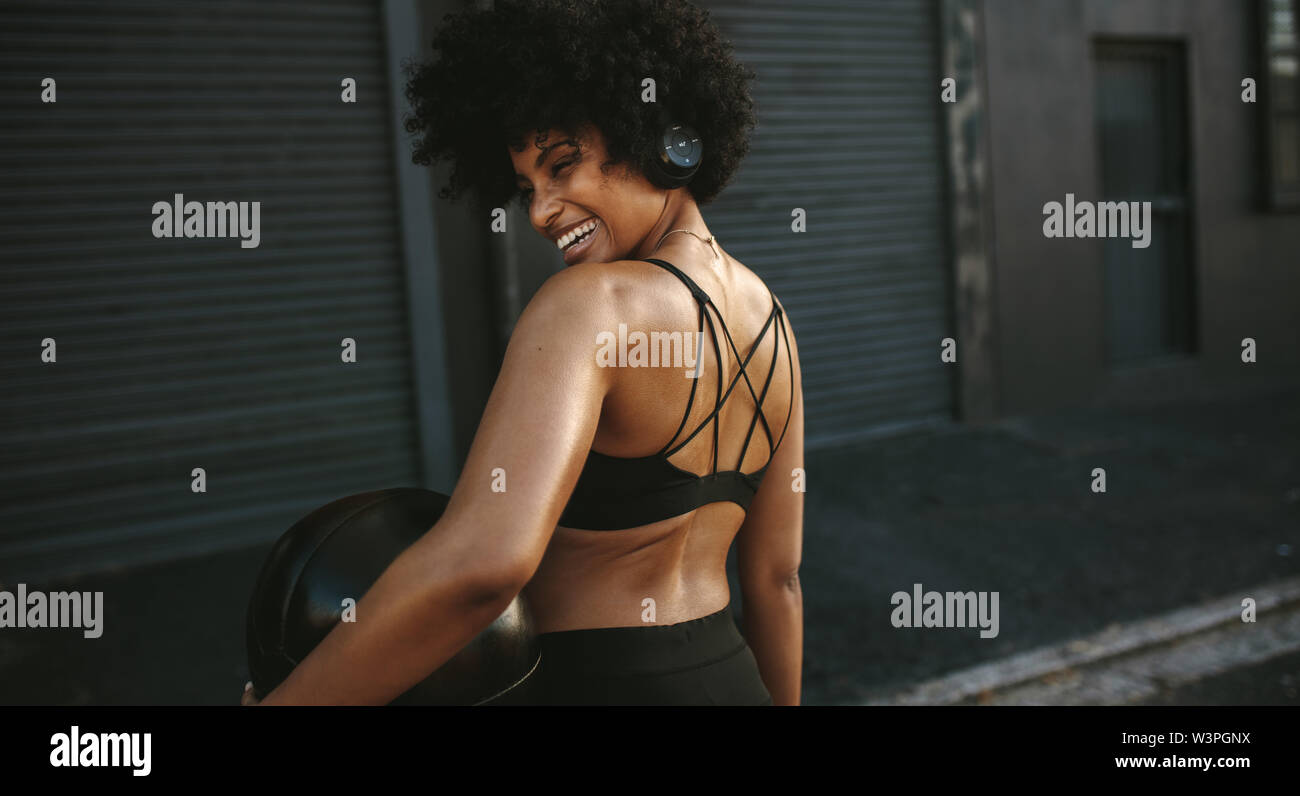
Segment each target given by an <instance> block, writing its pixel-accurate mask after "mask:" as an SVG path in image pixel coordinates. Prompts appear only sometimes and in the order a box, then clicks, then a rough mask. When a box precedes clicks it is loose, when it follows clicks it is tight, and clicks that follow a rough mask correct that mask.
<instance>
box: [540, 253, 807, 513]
mask: <svg viewBox="0 0 1300 796" xmlns="http://www.w3.org/2000/svg"><path fill="white" fill-rule="evenodd" d="M646 262H649V263H654V264H655V265H658V266H659V267H661V268H664V269H665V270H667V271H669V272H671V273H672V274H674V275H675V276H676V277H677V278H678V279H680V280H681V281H682V282H683V283H685V285H686V286H687V287H688V288H690V290H691V294H692V295H694V296H695V299H696V301H697V302H698V303H699V305H700V312H699V331H698V334H699V337H698V338H697V339H698V340H700V341H702V340H703V335H704V327H705V325H706V324H707V325H708V327H709V332H710V337H711V338H712V341H713V352H714V355H715V357H716V363H717V368H718V370H717V373H718V384H717V390H716V395H715V400H714V406H713V411H712V412H710V413H709V416H708V417H706V418H705V419H704V420H703V422H701V423H700V424H699V425H698V426H696V427H695V429H694V430H692V431H691V433H690V434H689V435H688V436H687V437H686V438H685V439H683V440H682V441H681V442H677V439H678V437H680V436H681V434H682V431H683V429H685V428H686V423H687V422H688V421H689V420H690V417H691V409H692V408H693V407H694V406H695V392H696V388H697V387H698V385H699V381H700V380H699V377H698V376H697V377H696V378H694V379H692V380H691V393H690V398H689V399H688V400H687V404H686V413H685V414H684V415H683V416H682V422H681V423H679V424H678V426H677V431H676V432H675V433H674V434H673V436H672V439H670V440H669V441H668V443H667V444H666V445H664V447H663V448H662V449H660V450H659V451H658V452H657V453H654V454H651V455H649V456H641V457H637V458H624V457H618V456H607V455H605V454H603V453H600V452H598V451H591V452H590V453H589V454H588V456H587V462H586V464H585V465H584V467H583V469H582V474H581V475H580V476H579V477H578V483H577V485H576V486H575V487H574V490H573V494H572V496H571V497H570V498H569V503H568V505H567V506H566V507H565V509H564V513H563V514H562V515H561V516H560V525H562V526H565V527H568V528H581V529H584V530H593V531H605V530H620V529H623V528H635V527H637V526H640V525H647V524H649V523H652V522H658V521H659V520H665V519H668V518H669V517H677V516H680V515H682V514H685V513H687V512H689V511H693V510H694V509H697V508H699V507H700V506H703V505H706V504H709V503H716V502H720V501H731V502H733V503H736V504H737V505H739V506H740V507H741V508H744V509H748V508H749V504H750V502H751V501H753V499H754V495H755V494H757V493H758V488H759V486H760V484H761V482H762V479H763V474H764V472H766V470H767V467H768V464H770V463H771V461H772V456H774V455H776V451H777V449H778V448H779V447H780V446H781V441H782V440H784V439H785V432H786V430H787V429H789V427H790V419H791V416H792V414H793V409H794V393H793V388H794V360H793V357H791V356H789V355H788V353H787V357H786V358H787V359H788V360H790V364H789V372H790V385H791V395H790V407H789V409H787V412H786V420H785V427H784V428H782V429H781V436H780V437H779V438H777V437H774V435H773V434H772V430H771V428H769V427H768V424H767V418H766V417H765V416H764V414H763V402H764V401H765V400H766V399H767V393H768V389H769V388H770V387H771V385H772V377H773V375H774V374H775V373H776V367H777V362H778V359H779V357H780V353H781V344H782V342H784V343H785V347H786V351H787V352H789V350H790V338H789V332H788V329H787V325H786V321H785V316H784V312H783V311H782V309H781V305H779V304H777V302H776V297H775V296H771V291H768V295H769V296H771V297H772V312H771V313H770V314H769V315H768V317H767V320H766V321H765V322H764V324H763V328H762V330H761V331H760V332H759V333H758V335H757V337H755V339H754V343H753V345H752V346H751V347H750V350H749V353H748V354H746V355H745V356H744V357H741V355H740V351H739V350H738V349H737V347H736V343H735V341H734V340H733V339H732V337H731V332H730V331H729V330H728V329H727V324H726V322H725V321H723V320H722V315H721V313H720V312H719V310H718V307H717V305H715V304H714V303H713V300H712V299H710V298H709V295H708V294H707V293H705V292H704V291H703V290H701V289H700V287H699V285H697V284H695V282H694V281H693V280H692V279H691V278H690V277H688V276H687V275H686V274H684V273H682V272H681V271H680V270H679V269H678V268H677V267H676V266H674V265H672V264H671V263H668V262H665V261H663V260H653V259H652V260H646ZM710 308H712V312H710ZM715 315H716V316H717V321H718V324H717V325H718V326H721V327H722V334H723V339H725V340H726V341H727V345H728V346H730V348H731V350H732V352H733V353H734V354H735V355H736V361H737V362H739V363H740V372H739V373H737V374H736V376H735V378H733V379H731V383H730V384H729V385H728V386H727V389H726V391H725V392H724V391H723V389H722V381H723V379H722V372H723V371H722V349H721V347H720V345H719V342H718V341H719V338H718V335H717V327H716V326H715V325H714V316H715ZM773 324H776V325H777V327H778V328H779V330H780V334H776V333H774V334H773V335H772V337H773V344H772V365H771V367H769V368H768V372H767V379H766V380H765V381H764V382H763V388H762V390H761V391H758V390H755V388H754V384H753V382H752V381H751V380H750V378H749V374H748V372H747V371H746V368H747V367H748V365H749V363H750V361H751V360H752V359H753V357H754V355H755V353H757V351H758V349H759V347H760V346H761V344H762V342H763V340H764V338H765V336H766V335H767V332H768V329H769V328H771V327H772V325H773ZM701 345H702V344H701ZM699 348H700V346H697V350H699ZM699 353H700V354H701V355H702V354H703V351H702V350H700V351H699ZM699 359H700V357H699V356H697V361H696V367H697V368H699V367H700V366H701V365H702V364H703V363H701V362H700V361H699ZM741 380H744V382H745V386H746V388H747V389H748V390H749V394H750V396H752V397H753V399H754V406H755V409H754V417H753V419H752V420H751V421H750V423H749V430H748V432H747V433H746V434H745V443H744V445H743V446H742V447H741V450H740V456H739V458H738V459H737V460H736V466H735V468H734V469H731V470H725V471H721V472H720V471H719V470H718V434H719V422H720V421H719V414H720V413H721V411H722V405H723V404H724V403H726V401H727V399H728V398H730V397H731V392H732V390H734V389H736V387H737V386H738V385H739V384H740V382H741ZM710 423H712V425H713V467H712V469H711V470H710V472H709V473H708V474H707V475H703V476H701V475H696V474H695V473H692V472H689V471H687V470H683V469H681V468H679V467H677V466H676V465H674V464H673V463H672V462H670V461H668V458H669V457H670V456H672V455H673V454H675V453H677V452H678V451H679V450H681V449H682V448H684V447H685V446H686V445H688V444H690V442H691V440H693V439H695V437H697V436H698V435H699V434H700V432H702V431H703V430H704V429H705V427H707V426H708V425H709V424H710ZM760 423H761V424H762V426H763V433H764V435H766V437H767V443H768V460H767V463H765V464H764V465H763V466H762V467H761V468H759V469H758V470H757V471H755V472H753V473H745V472H742V471H741V469H740V468H741V467H743V466H744V463H745V454H746V452H748V450H749V444H750V442H751V441H752V439H753V436H754V431H755V430H756V429H757V427H758V425H759V424H760ZM674 443H676V444H674Z"/></svg>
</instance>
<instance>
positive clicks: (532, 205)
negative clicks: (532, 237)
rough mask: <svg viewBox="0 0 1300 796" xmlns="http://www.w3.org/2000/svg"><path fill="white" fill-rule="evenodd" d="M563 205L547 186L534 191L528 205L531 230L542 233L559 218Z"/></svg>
mask: <svg viewBox="0 0 1300 796" xmlns="http://www.w3.org/2000/svg"><path fill="white" fill-rule="evenodd" d="M563 209H564V206H563V204H562V203H561V202H560V200H559V199H558V198H556V196H555V193H554V192H553V191H552V190H551V188H550V187H549V186H542V187H540V188H537V189H534V191H533V198H532V201H530V202H529V203H528V220H529V221H530V222H531V223H532V225H533V228H534V229H536V230H537V231H539V232H543V231H544V230H545V229H546V228H547V227H548V226H550V225H551V224H552V223H554V222H555V221H556V219H558V218H559V217H560V212H561V211H562V210H563Z"/></svg>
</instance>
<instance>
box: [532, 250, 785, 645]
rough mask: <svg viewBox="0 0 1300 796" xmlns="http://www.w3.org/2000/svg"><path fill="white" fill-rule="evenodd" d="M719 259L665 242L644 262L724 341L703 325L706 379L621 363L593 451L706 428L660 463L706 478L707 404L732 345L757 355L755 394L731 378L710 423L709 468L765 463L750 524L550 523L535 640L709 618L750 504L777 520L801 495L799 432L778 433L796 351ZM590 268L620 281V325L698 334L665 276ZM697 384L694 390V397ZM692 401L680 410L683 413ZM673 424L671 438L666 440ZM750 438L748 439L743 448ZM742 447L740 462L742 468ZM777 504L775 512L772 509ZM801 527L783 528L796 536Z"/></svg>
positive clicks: (685, 519) (733, 520) (766, 297)
mask: <svg viewBox="0 0 1300 796" xmlns="http://www.w3.org/2000/svg"><path fill="white" fill-rule="evenodd" d="M721 254H722V257H721V259H720V260H715V259H713V258H711V257H710V256H709V253H708V252H707V250H705V251H703V252H702V251H701V248H700V247H698V246H695V245H691V244H689V243H687V244H686V245H682V244H677V245H673V246H669V245H665V246H664V247H662V248H661V249H660V250H659V251H658V252H656V253H655V255H654V256H655V257H659V258H662V259H664V260H668V261H670V262H672V263H673V264H675V265H676V266H677V268H679V269H680V270H681V271H682V272H683V273H685V274H686V275H688V276H689V277H690V279H691V280H693V281H694V282H696V283H697V284H698V285H699V286H700V288H702V289H703V290H704V291H705V292H706V293H707V294H708V296H709V297H710V298H711V299H712V302H713V304H714V306H715V307H716V310H717V312H718V314H719V315H720V317H721V318H722V319H723V321H724V322H725V324H726V327H727V329H728V330H729V331H730V337H731V342H729V341H728V340H727V337H726V335H725V334H724V333H723V332H722V331H721V329H720V328H719V329H717V330H716V332H715V331H714V330H713V329H711V328H710V325H709V324H705V326H704V333H703V335H702V340H701V342H702V347H701V351H702V353H701V355H700V357H699V360H698V362H697V363H696V366H697V367H702V368H703V372H702V373H701V374H699V376H698V378H697V379H691V378H685V377H684V372H683V370H682V369H681V368H677V367H620V368H618V372H617V374H616V376H615V381H614V386H613V388H612V389H611V390H610V392H609V394H608V396H607V397H606V399H605V402H604V405H603V407H602V410H601V415H600V421H599V424H598V427H597V431H596V435H595V439H594V441H593V443H592V446H591V448H592V450H593V451H597V452H599V453H601V454H605V455H607V456H612V457H627V458H633V457H641V456H648V455H650V454H652V453H654V452H655V451H660V450H663V449H664V448H665V443H667V442H668V441H669V440H673V439H676V440H677V441H678V442H680V441H681V440H683V439H685V438H686V437H687V436H688V434H689V432H690V431H692V430H694V429H696V428H698V427H700V426H701V424H704V423H706V422H707V424H708V426H709V428H706V429H704V430H703V431H702V432H701V433H698V434H696V435H695V436H694V437H693V438H691V439H690V441H689V442H687V443H686V444H685V445H684V446H683V447H681V449H680V450H677V451H676V452H675V453H673V454H672V455H671V456H670V457H669V459H668V460H669V462H670V463H671V464H672V465H674V466H675V467H678V468H681V469H682V470H686V471H689V472H691V473H695V474H696V475H701V476H702V475H705V474H708V473H709V472H710V470H711V467H712V466H713V460H714V433H713V430H712V428H711V426H712V424H713V421H711V420H709V415H710V414H711V413H712V412H713V410H714V407H715V401H714V398H715V395H716V393H717V390H718V386H719V384H720V385H721V389H722V391H724V392H725V391H727V389H728V386H729V385H731V384H732V382H733V380H737V376H738V375H739V374H740V360H739V359H738V358H737V356H736V351H733V349H732V344H733V343H734V346H735V348H736V349H737V350H738V352H739V354H740V355H741V356H742V357H744V356H748V353H749V351H750V350H751V348H756V349H757V350H756V352H755V354H756V355H755V356H754V357H753V358H752V359H751V360H750V362H749V364H748V365H747V366H746V367H745V374H744V375H745V376H748V383H749V384H752V385H754V390H753V391H751V389H749V388H748V387H747V384H746V379H745V378H744V377H743V376H742V377H741V378H739V380H738V383H737V384H736V386H735V387H734V388H733V389H732V390H731V392H730V393H728V397H727V399H726V400H725V402H724V403H723V404H722V408H721V410H720V411H719V412H718V426H717V460H718V467H719V469H725V470H736V469H738V470H740V471H742V472H744V473H752V472H755V471H758V470H760V469H761V468H763V467H764V466H765V465H768V470H767V473H766V475H765V476H764V478H763V481H762V485H761V487H760V489H759V494H758V496H757V497H756V499H755V502H754V504H752V505H751V506H750V512H749V514H750V517H749V518H748V519H747V516H746V511H745V510H744V509H743V508H741V506H740V505H738V504H736V503H733V502H717V503H709V504H706V505H704V506H701V507H699V508H698V509H695V510H693V511H690V512H688V513H686V514H682V515H680V516H675V517H671V518H668V519H665V520H662V521H658V522H654V523H651V524H648V525H641V526H637V527H634V528H626V529H622V530H618V531H589V530H579V529H575V528H567V527H564V526H562V525H561V526H559V527H557V528H556V530H555V533H554V535H553V536H552V538H551V540H550V543H549V545H548V547H547V549H546V553H545V556H544V557H543V559H542V562H541V565H540V566H539V568H538V569H537V571H536V572H535V574H534V575H533V578H532V580H531V581H530V582H529V584H528V586H527V588H526V590H525V592H526V594H527V596H528V598H529V602H530V604H531V605H532V607H533V609H534V612H535V614H536V618H537V621H538V625H539V628H538V629H539V631H540V632H552V631H560V630H572V629H579V628H593V627H623V626H637V625H642V624H645V623H647V622H653V623H655V624H671V623H675V622H682V621H687V620H690V619H696V618H699V617H703V616H707V615H708V614H711V613H714V612H716V611H719V610H721V609H722V608H723V607H725V606H726V605H727V604H728V603H729V602H730V599H731V594H730V589H729V587H728V583H727V575H726V560H727V552H728V550H729V549H730V547H731V545H732V542H733V541H734V540H735V539H736V537H737V534H738V533H740V532H741V531H742V527H748V526H750V525H755V526H757V525H760V524H762V523H763V522H764V518H763V517H759V516H755V514H756V510H759V511H762V512H764V513H767V514H770V515H773V517H772V518H771V522H773V523H781V522H788V521H789V518H791V517H794V516H797V515H799V514H800V513H801V509H802V502H801V500H799V498H800V497H801V496H800V495H798V494H797V493H795V492H793V491H792V490H791V489H790V481H789V473H790V471H791V469H792V468H793V467H798V466H800V461H801V459H802V448H803V439H802V423H800V424H799V429H798V433H797V434H795V435H792V436H787V437H786V438H785V439H782V438H781V435H782V432H783V430H784V429H785V428H787V427H788V426H789V425H790V423H789V421H790V420H791V419H792V417H793V414H794V411H795V408H796V406H798V408H799V410H800V411H801V410H802V406H801V401H799V400H798V395H797V394H796V393H797V385H798V384H799V383H800V369H799V361H798V348H797V346H796V345H795V342H794V338H793V332H792V331H791V332H789V334H788V338H787V339H785V340H782V341H781V342H780V344H776V343H775V342H774V340H773V336H774V335H778V336H779V335H781V330H778V329H777V328H776V327H775V326H774V325H772V324H768V325H767V326H766V328H765V324H764V322H765V320H766V319H768V318H769V317H770V314H771V312H772V308H773V307H772V301H773V299H772V297H771V294H770V293H769V291H768V289H767V287H766V286H765V285H764V284H763V282H762V280H761V279H759V277H758V276H757V275H755V274H754V273H753V272H752V271H750V270H749V269H748V268H746V267H745V266H744V265H743V264H742V263H740V262H739V261H737V260H735V259H733V258H731V257H730V256H729V255H727V254H726V253H725V252H722V253H721ZM600 267H601V268H604V269H611V270H610V274H611V278H613V279H615V280H617V282H616V289H615V291H614V296H615V301H616V304H617V307H616V315H617V317H619V318H626V319H627V326H628V328H629V329H634V330H641V331H644V332H646V333H649V332H654V331H659V332H667V333H672V332H683V331H686V330H690V331H691V332H695V331H696V330H697V329H698V327H699V322H700V307H699V305H697V303H696V302H695V301H694V300H693V298H692V295H691V292H690V291H689V290H688V289H687V288H686V287H685V286H684V285H683V283H682V282H681V281H679V280H678V279H677V278H676V277H674V276H673V275H672V274H670V273H668V272H666V271H664V270H663V269H662V268H660V267H658V266H656V265H654V264H651V263H647V262H642V261H637V260H625V261H619V262H616V263H606V264H602V265H601V266H600ZM611 331H614V330H611ZM760 333H762V337H761V338H760V337H759V335H760ZM715 334H716V338H715ZM715 344H716V346H717V348H716V351H717V352H718V353H719V354H720V363H721V367H719V358H718V356H717V355H715V348H714V346H715ZM762 352H766V353H765V354H764V353H762ZM773 353H775V358H774V356H773ZM769 371H772V372H771V373H770V375H769ZM792 376H793V378H792ZM693 381H695V382H698V383H697V384H696V385H695V389H696V390H697V392H696V396H695V398H694V399H692V398H691V390H692V382H693ZM769 381H770V384H769V385H768V390H767V393H766V395H765V397H764V398H763V407H762V412H763V420H765V421H766V422H765V424H764V423H762V422H760V423H758V426H759V428H758V430H757V432H751V431H750V429H751V424H752V423H753V422H754V420H755V392H757V390H758V386H759V385H763V384H765V383H768V382H769ZM688 401H689V402H690V413H689V415H688V416H686V415H685V412H686V409H687V406H688ZM684 416H685V420H683V418H684ZM764 426H765V428H766V430H765V428H764ZM679 430H680V431H681V434H680V435H679V436H677V437H674V434H675V433H676V432H678V431H679ZM768 430H770V432H771V433H772V435H773V436H772V439H771V440H770V442H771V443H772V444H775V443H776V442H778V441H780V442H781V445H780V447H779V448H778V449H777V452H776V454H775V455H771V453H770V451H771V447H770V445H769V444H767V443H768V442H769V440H768V438H767V434H768ZM751 435H752V436H754V439H755V441H751V442H749V443H748V445H747V447H745V446H746V438H747V436H751ZM756 443H757V444H756ZM742 448H744V457H743V461H738V459H739V458H740V456H741V450H742ZM769 458H771V459H772V461H771V463H770V465H769V461H768V460H769ZM737 465H738V466H737ZM795 503H798V505H797V506H795V505H794V504H795ZM774 506H782V509H783V510H779V511H773V507H774ZM760 507H761V508H760ZM786 508H788V510H784V509H786ZM799 530H800V529H798V528H792V529H790V531H791V533H793V534H795V535H796V536H797V535H798V533H799ZM769 534H770V532H768V534H764V535H769ZM755 535H756V536H757V535H758V534H757V533H756V534H755ZM647 598H648V599H649V600H653V618H649V617H650V616H651V614H650V613H649V611H650V610H651V609H650V605H651V604H650V603H647V602H646V600H647Z"/></svg>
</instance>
